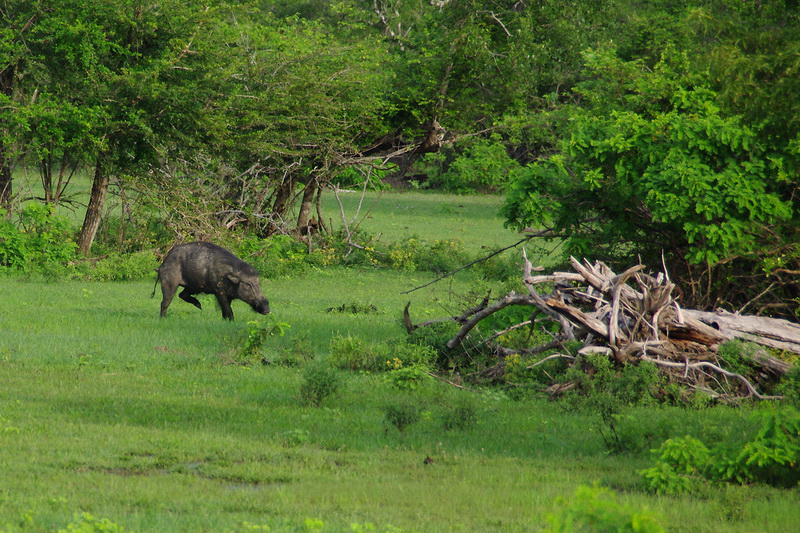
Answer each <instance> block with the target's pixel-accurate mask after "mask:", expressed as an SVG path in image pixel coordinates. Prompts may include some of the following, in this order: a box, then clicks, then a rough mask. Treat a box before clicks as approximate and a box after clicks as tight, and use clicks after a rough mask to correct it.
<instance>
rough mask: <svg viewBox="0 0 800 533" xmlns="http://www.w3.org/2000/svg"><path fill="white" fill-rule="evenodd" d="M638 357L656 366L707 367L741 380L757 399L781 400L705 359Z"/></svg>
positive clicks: (739, 375)
mask: <svg viewBox="0 0 800 533" xmlns="http://www.w3.org/2000/svg"><path fill="white" fill-rule="evenodd" d="M640 358H641V360H642V361H650V362H651V363H655V364H656V365H658V366H666V367H670V368H685V369H686V370H687V371H688V369H690V368H691V369H700V368H709V369H711V370H713V371H714V372H716V373H718V374H721V375H723V376H726V377H729V378H735V379H738V380H739V381H741V382H742V384H743V385H744V386H745V388H747V390H748V392H750V394H751V395H752V396H755V397H756V398H758V399H759V400H782V399H783V396H769V395H764V394H761V393H759V392H758V391H757V390H756V388H755V387H754V386H753V384H752V383H750V381H748V379H747V378H746V377H744V376H743V375H741V374H737V373H736V372H730V371H728V370H725V369H724V368H721V367H719V366H717V365H715V364H714V363H709V362H707V361H699V362H696V363H689V362H688V361H687V362H685V363H676V362H673V361H662V360H661V359H655V358H653V357H648V356H646V355H642V356H640Z"/></svg>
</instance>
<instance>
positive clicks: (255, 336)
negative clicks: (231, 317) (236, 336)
mask: <svg viewBox="0 0 800 533" xmlns="http://www.w3.org/2000/svg"><path fill="white" fill-rule="evenodd" d="M290 327H291V326H289V324H285V323H282V322H277V321H276V320H275V319H273V318H271V317H270V319H268V323H266V324H264V323H262V322H260V321H258V320H251V321H249V322H247V337H246V338H245V340H244V343H243V345H242V347H241V348H240V349H239V351H238V353H237V354H236V360H237V361H238V362H239V363H240V364H252V363H257V362H261V361H262V360H263V356H262V352H263V349H264V343H265V342H266V341H267V339H270V338H272V337H276V336H277V337H283V335H284V333H285V332H286V329H288V328H290Z"/></svg>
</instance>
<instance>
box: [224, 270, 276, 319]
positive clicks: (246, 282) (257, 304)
mask: <svg viewBox="0 0 800 533" xmlns="http://www.w3.org/2000/svg"><path fill="white" fill-rule="evenodd" d="M227 278H228V281H230V282H231V283H232V284H233V294H231V296H232V297H233V298H238V299H240V300H242V301H243V302H246V303H248V304H250V307H252V308H253V311H255V312H256V313H261V314H262V315H266V314H268V313H269V301H267V299H266V298H265V297H264V293H263V292H262V291H261V283H260V282H259V281H258V276H256V275H252V274H250V275H248V274H242V273H238V274H228V275H227Z"/></svg>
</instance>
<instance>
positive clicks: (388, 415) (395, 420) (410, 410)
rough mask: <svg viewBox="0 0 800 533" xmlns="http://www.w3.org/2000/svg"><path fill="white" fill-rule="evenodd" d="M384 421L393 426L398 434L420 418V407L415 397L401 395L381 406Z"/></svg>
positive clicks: (402, 432)
mask: <svg viewBox="0 0 800 533" xmlns="http://www.w3.org/2000/svg"><path fill="white" fill-rule="evenodd" d="M383 414H384V417H385V418H384V420H385V422H388V423H389V424H391V425H392V426H394V427H395V428H396V429H397V431H399V432H400V434H401V435H402V434H404V433H405V431H406V429H408V428H409V427H411V426H413V425H414V424H416V423H417V422H419V421H420V420H421V419H422V407H421V405H420V402H419V400H418V399H417V398H413V397H411V396H402V397H399V398H396V399H395V400H394V401H393V402H392V403H388V404H386V405H384V406H383Z"/></svg>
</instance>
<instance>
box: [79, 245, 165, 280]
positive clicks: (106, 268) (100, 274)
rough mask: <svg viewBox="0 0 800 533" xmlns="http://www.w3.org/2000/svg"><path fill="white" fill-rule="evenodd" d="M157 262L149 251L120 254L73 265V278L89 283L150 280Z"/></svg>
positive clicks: (116, 253)
mask: <svg viewBox="0 0 800 533" xmlns="http://www.w3.org/2000/svg"><path fill="white" fill-rule="evenodd" d="M157 267H158V261H156V257H155V255H154V254H153V252H151V251H146V252H133V253H125V254H121V253H118V252H115V253H110V254H108V255H106V256H105V257H99V258H97V259H89V260H86V261H81V262H78V263H75V265H74V274H73V276H74V277H77V278H78V279H84V280H91V281H139V280H143V279H151V278H153V276H154V270H155V269H156V268H157Z"/></svg>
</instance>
